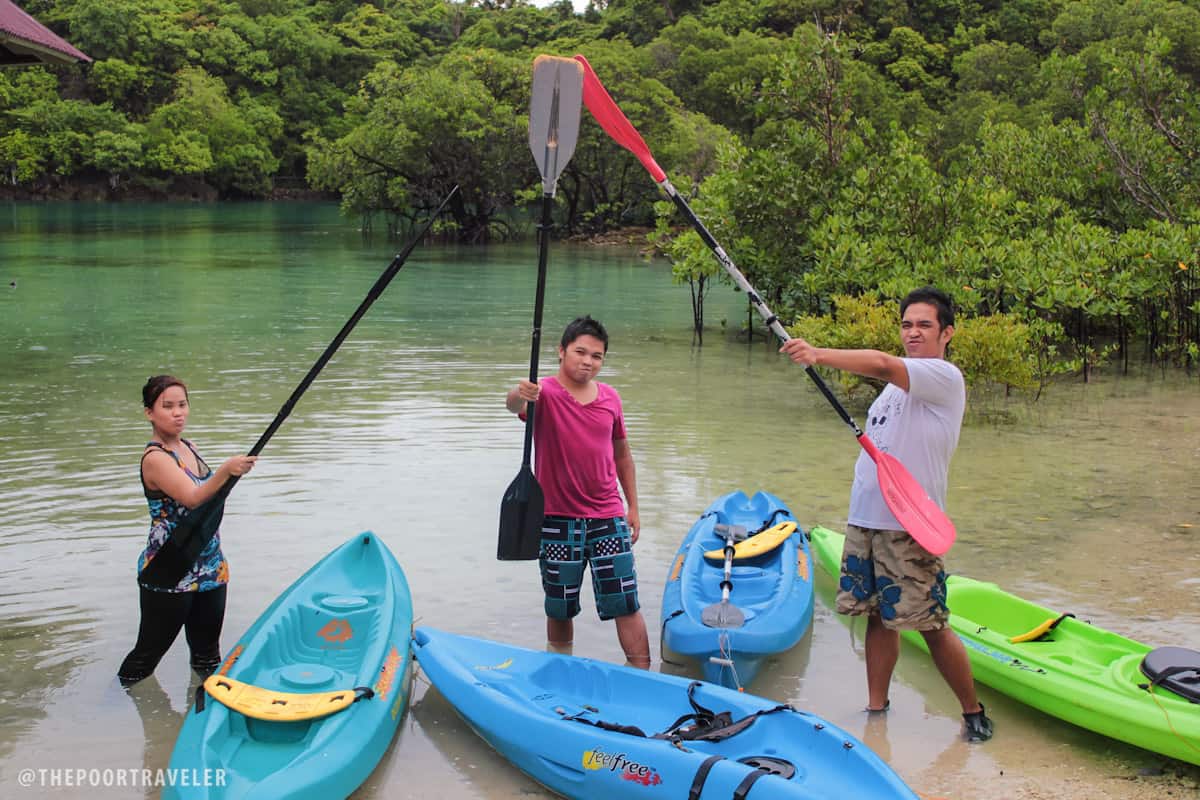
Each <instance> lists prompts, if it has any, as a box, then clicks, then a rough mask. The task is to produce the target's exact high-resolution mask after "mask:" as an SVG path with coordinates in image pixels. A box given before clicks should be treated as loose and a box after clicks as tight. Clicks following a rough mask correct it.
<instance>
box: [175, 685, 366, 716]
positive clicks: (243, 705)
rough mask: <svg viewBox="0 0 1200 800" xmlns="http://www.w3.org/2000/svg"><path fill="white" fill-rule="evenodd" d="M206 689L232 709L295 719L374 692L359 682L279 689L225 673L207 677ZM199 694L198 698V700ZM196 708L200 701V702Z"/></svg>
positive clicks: (339, 707) (323, 712) (334, 709)
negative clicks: (303, 689)
mask: <svg viewBox="0 0 1200 800" xmlns="http://www.w3.org/2000/svg"><path fill="white" fill-rule="evenodd" d="M204 690H205V691H206V692H208V694H210V695H212V697H213V699H215V700H217V701H218V702H220V703H221V704H222V705H224V706H226V707H228V708H230V709H232V710H233V711H236V712H238V713H239V714H243V715H245V716H247V717H253V718H254V719H262V720H267V721H268V722H296V721H299V720H306V719H319V718H321V717H326V716H329V715H330V714H333V713H335V712H337V711H341V710H342V709H344V708H346V707H348V706H349V705H350V704H352V703H355V702H357V701H359V700H363V699H370V698H372V697H374V696H375V692H374V690H373V689H371V688H370V687H367V686H357V687H355V688H353V689H338V690H335V691H332V692H311V693H305V694H300V693H295V692H279V691H275V690H274V689H264V688H263V687H261V686H255V685H253V684H250V683H244V682H242V681H239V680H236V679H234V678H230V677H228V676H226V675H211V676H209V677H208V678H207V679H206V680H205V681H204ZM199 699H200V698H199V696H198V697H197V700H199ZM197 706H198V707H197V711H199V710H201V709H200V708H199V703H197Z"/></svg>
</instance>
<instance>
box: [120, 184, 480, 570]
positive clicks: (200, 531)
mask: <svg viewBox="0 0 1200 800" xmlns="http://www.w3.org/2000/svg"><path fill="white" fill-rule="evenodd" d="M457 191H458V187H457V186H455V187H454V188H452V189H451V190H450V192H449V193H448V194H447V195H446V197H445V199H444V200H442V203H441V205H439V206H438V207H437V210H436V211H434V212H433V214H431V215H430V217H429V219H428V220H427V221H426V222H425V224H424V225H423V226H422V227H421V230H420V231H418V232H417V235H416V236H414V237H413V238H412V241H410V242H409V243H408V244H407V245H406V246H405V248H404V249H403V250H402V251H400V253H398V254H397V255H396V257H395V258H393V259H392V262H391V263H390V264H388V266H387V269H385V270H384V271H383V274H382V275H380V276H379V278H378V279H377V280H376V281H375V284H374V285H373V286H372V287H371V289H370V291H368V292H367V296H366V297H365V298H363V301H362V302H361V303H359V305H358V308H357V309H355V311H354V313H353V314H352V315H351V316H350V319H349V320H347V321H346V324H345V325H343V326H342V329H341V330H340V331H338V334H337V336H335V337H333V341H332V342H330V343H329V346H328V347H326V348H325V352H323V353H321V356H320V357H319V358H318V359H317V361H316V363H314V364H313V365H312V368H311V369H310V370H309V371H308V374H307V375H305V376H304V379H303V380H302V381H300V383H299V385H298V386H296V389H295V391H293V392H292V394H291V396H290V397H288V399H287V402H286V403H284V404H283V406H282V407H281V408H280V409H279V413H278V414H276V415H275V419H274V420H272V421H271V424H270V425H269V426H267V429H266V430H265V431H263V435H262V436H260V437H258V441H257V442H255V443H254V447H252V448H250V452H249V454H248V455H252V456H256V455H258V454H259V453H261V452H262V449H263V448H264V447H266V446H267V442H268V441H270V439H271V437H272V436H274V435H275V431H277V430H279V426H280V425H282V424H283V421H284V420H285V419H287V418H288V415H289V414H291V413H292V408H294V407H295V405H296V402H297V401H298V400H299V399H300V396H301V395H302V394H304V392H305V391H306V390H307V389H308V387H309V386H310V385H311V384H312V382H313V381H314V380H316V378H317V374H318V373H320V371H321V370H322V369H323V368H324V367H325V365H326V364H327V363H329V359H331V358H333V354H334V353H336V352H337V349H338V348H339V347H341V345H342V342H344V341H345V340H346V337H347V336H349V335H350V331H352V330H354V326H355V325H357V324H358V321H359V320H360V319H362V318H363V315H364V314H366V313H367V309H369V308H370V307H371V304H372V303H374V302H375V301H376V300H377V299H378V298H379V295H381V294H383V290H384V289H386V288H387V286H388V284H389V283H391V282H392V278H394V277H396V273H398V272H399V271H400V268H401V267H403V266H404V262H405V261H407V260H408V256H409V255H410V254H411V253H412V251H413V249H414V248H416V246H417V245H418V244H420V243H421V240H422V239H424V238H425V235H426V234H427V233H429V229H430V228H431V227H433V223H434V222H435V221H436V220H437V218H438V217H439V216H441V213H442V210H443V209H444V208H445V207H446V204H447V203H449V202H450V198H452V197H454V194H455V192H457ZM239 477H240V476H237V475H235V476H234V477H232V478H230V479H229V480H227V481H225V483H224V484H223V485H222V486H221V488H220V489H218V490H217V493H216V494H215V495H213V496H212V497H210V498H209V499H208V500H206V501H204V502H203V503H201V504H200V505H198V506H196V507H195V508H193V509H192V510H190V511H189V512H188V513H187V514H186V515H185V516H184V517H183V518H182V519H181V520H179V524H178V525H176V526H175V529H174V530H173V531H171V536H170V538H169V539H167V540H166V541H165V542H163V545H162V547H160V548H159V549H158V553H156V554H155V556H154V558H152V559H151V560H150V563H149V564H147V565H146V567H145V569H143V570H142V571H141V573H140V574H139V575H138V581H139V582H140V583H144V584H146V585H148V586H157V587H159V588H162V589H169V588H171V587H174V586H175V585H176V584H177V583H179V581H181V580H182V579H183V576H184V575H186V574H187V572H188V570H190V569H191V568H192V565H193V564H195V563H196V561H197V559H199V558H200V554H201V553H202V552H203V551H204V548H205V547H207V546H208V543H209V542H210V541H212V537H213V536H214V535H215V534H216V532H217V529H218V528H219V527H220V525H221V519H222V517H224V515H225V500H226V498H228V497H229V492H230V491H232V490H233V487H234V485H235V484H237V482H238V479H239Z"/></svg>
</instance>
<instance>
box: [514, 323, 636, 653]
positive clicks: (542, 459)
mask: <svg viewBox="0 0 1200 800" xmlns="http://www.w3.org/2000/svg"><path fill="white" fill-rule="evenodd" d="M607 353H608V332H607V331H605V330H604V326H603V325H601V324H600V323H599V322H597V321H596V320H594V319H592V318H591V317H590V316H584V317H579V318H578V319H575V320H574V321H572V322H571V324H570V325H568V326H567V328H566V330H565V331H563V335H562V340H561V342H560V344H559V347H558V374H557V375H555V376H553V377H547V378H542V379H541V380H540V381H539V382H538V383H533V382H532V381H528V380H523V381H521V382H520V383H519V384H517V386H516V388H514V389H512V390H511V391H509V393H508V397H507V398H506V401H505V405H506V406H507V407H508V410H509V411H511V412H512V413H514V414H516V415H518V416H520V417H522V418H524V416H525V409H526V408H527V404H528V403H535V402H536V403H537V413H536V414H534V417H533V441H534V472H535V474H536V475H537V480H538V484H539V485H540V486H541V487H542V494H543V495H544V497H545V502H546V505H545V509H546V517H545V521H544V522H543V523H542V542H541V548H540V558H539V559H538V563H539V566H540V568H541V573H542V587H543V589H544V590H545V592H546V639H547V640H548V641H549V643H550V645H551V647H555V648H565V647H568V646H570V644H571V642H572V640H573V639H574V635H575V626H574V623H573V619H574V617H575V616H576V615H577V614H578V613H579V590H580V587H581V586H582V585H583V570H584V567H585V565H586V566H587V567H588V568H589V569H590V570H591V573H592V589H593V592H594V594H595V597H596V611H597V612H598V613H599V614H600V619H602V620H608V619H614V620H616V623H617V639H618V640H619V641H620V643H621V648H622V649H623V650H624V651H625V658H626V659H627V660H628V661H629V663H630V664H631V665H633V666H635V667H641V668H643V669H649V668H650V641H649V638H648V637H647V635H646V621H645V620H644V619H643V618H642V612H641V606H640V605H639V603H638V596H637V572H636V571H635V569H634V563H633V544H634V542H636V541H637V539H638V532H639V530H640V528H641V523H640V520H639V518H638V498H637V476H636V471H635V469H634V464H633V454H632V453H631V452H630V450H629V440H628V438H627V436H626V433H625V417H624V415H623V414H622V411H621V397H620V395H618V394H617V391H616V390H615V389H613V388H612V387H611V386H609V385H608V384H606V383H600V382H599V381H597V380H596V379H595V378H596V375H597V374H599V372H600V367H601V366H603V364H604V356H605V355H606V354H607ZM618 483H619V484H620V489H621V490H623V491H624V492H625V501H622V499H621V491H619V490H618V488H617V484H618ZM626 502H627V503H628V511H626Z"/></svg>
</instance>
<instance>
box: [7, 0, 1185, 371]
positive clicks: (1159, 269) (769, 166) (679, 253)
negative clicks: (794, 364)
mask: <svg viewBox="0 0 1200 800" xmlns="http://www.w3.org/2000/svg"><path fill="white" fill-rule="evenodd" d="M31 3H32V5H31V6H30V10H31V11H32V12H33V13H35V14H38V15H39V16H41V17H42V19H43V20H44V21H47V22H49V23H50V24H51V25H52V26H54V27H55V29H56V30H57V31H58V32H61V33H63V34H65V35H66V36H67V38H68V39H69V40H71V41H73V42H74V43H75V44H77V45H78V46H80V47H81V48H82V49H83V50H85V51H87V52H88V53H90V55H92V56H93V57H94V58H95V59H96V61H95V63H94V64H92V65H91V66H90V67H57V68H54V69H53V70H48V69H43V68H34V69H23V70H5V71H0V179H2V180H4V181H6V182H8V183H9V184H17V185H18V186H20V185H25V184H34V183H38V182H45V181H47V179H49V178H54V179H55V180H71V179H73V178H84V179H86V178H89V177H98V176H103V177H106V178H107V179H108V180H109V183H110V185H112V186H113V187H116V186H118V185H119V184H120V183H121V182H123V181H136V182H139V183H141V184H142V185H148V184H154V185H159V186H166V185H169V184H170V181H171V180H172V179H173V178H175V177H179V176H191V177H192V178H193V180H197V179H198V180H203V181H206V182H208V183H209V184H211V185H212V186H214V187H216V188H217V189H218V191H219V192H220V193H221V194H222V195H223V196H243V195H249V196H261V195H263V194H266V193H268V192H269V191H270V190H271V185H272V180H273V179H274V178H276V177H288V178H293V179H294V178H296V177H298V176H301V175H304V176H307V179H308V181H309V185H310V186H313V187H316V188H320V189H326V190H330V191H335V192H338V193H340V195H341V198H342V202H343V206H344V207H345V208H346V210H347V211H348V212H350V213H355V214H360V215H362V216H363V218H364V219H365V220H367V221H369V220H370V219H371V217H372V216H373V215H377V214H383V215H385V217H386V218H387V220H388V223H389V225H391V226H393V227H395V226H398V225H400V224H401V222H402V220H404V219H406V218H411V217H412V216H413V215H414V214H415V213H418V212H419V210H420V209H421V208H423V207H428V206H429V205H431V204H432V203H433V202H436V201H437V200H439V199H440V198H441V197H442V196H443V195H444V193H445V192H446V191H447V190H448V188H449V186H450V185H451V184H452V183H458V184H460V185H461V186H462V189H463V194H462V197H461V198H460V200H459V201H457V202H456V203H455V205H454V208H453V209H452V213H453V215H454V218H455V225H456V227H457V230H458V232H459V234H460V235H461V236H462V237H463V238H464V240H467V241H483V240H486V239H489V238H493V237H496V236H507V235H510V234H511V233H513V231H512V230H511V229H510V228H509V227H508V225H507V223H506V220H507V219H510V218H511V216H510V215H509V213H508V212H509V211H510V210H511V209H512V208H513V207H514V206H521V205H524V204H526V203H528V202H529V201H531V200H533V199H536V198H537V197H538V195H539V189H538V178H537V172H536V169H535V166H534V164H533V162H532V159H531V158H530V155H529V153H528V148H527V146H526V133H525V130H524V128H525V119H526V115H527V109H528V104H529V98H528V91H529V79H530V64H531V62H532V60H533V58H534V57H535V56H536V55H537V54H540V53H549V54H555V55H570V54H573V53H576V52H583V53H584V54H585V55H587V56H588V58H589V60H590V61H591V62H592V64H593V66H594V67H595V68H596V70H597V73H598V74H599V75H600V77H601V79H602V80H603V82H604V83H605V85H606V86H607V88H608V89H609V91H610V93H611V94H612V95H613V97H614V99H616V100H617V102H618V103H619V104H620V106H621V107H622V109H623V110H624V111H625V113H626V114H627V116H628V117H629V119H630V120H631V121H632V122H633V124H634V125H635V126H636V128H637V129H638V130H639V132H640V133H641V134H642V136H643V137H644V138H645V140H646V142H647V145H648V146H649V147H650V149H651V150H652V152H653V153H654V156H655V158H656V160H657V161H658V162H659V163H660V165H661V166H662V167H663V168H664V169H665V170H666V171H667V173H668V174H669V175H670V176H671V179H672V180H673V181H674V182H675V184H676V186H678V187H679V189H680V190H681V191H683V192H684V193H686V195H687V196H688V198H689V201H690V202H691V203H692V205H693V207H694V208H695V210H696V212H697V213H698V214H699V215H700V216H701V217H702V218H703V219H704V220H705V222H706V223H707V224H708V226H709V227H710V229H711V230H712V232H713V233H714V234H715V235H716V236H717V238H718V240H719V241H721V242H722V243H723V245H724V246H725V247H726V248H727V249H728V251H729V253H730V255H731V256H733V257H734V259H735V260H736V261H737V263H738V265H739V266H740V267H741V268H742V269H743V271H744V272H745V273H746V274H747V276H748V277H749V278H750V280H751V281H752V283H754V285H755V286H756V287H757V288H758V290H759V291H760V292H761V293H762V295H763V297H764V299H766V300H767V301H768V304H769V305H770V306H771V307H772V308H773V309H774V310H775V311H776V312H777V313H780V314H787V315H795V314H810V315H818V316H819V315H821V314H823V313H826V312H829V311H830V310H831V309H836V310H838V317H837V318H838V325H843V324H844V323H845V320H846V319H847V318H850V319H855V318H857V317H856V316H855V315H851V314H850V309H852V308H854V307H853V306H852V304H851V300H852V298H855V297H864V298H870V297H883V298H896V297H899V296H902V295H903V294H904V293H905V292H907V291H908V290H909V289H911V288H912V287H913V286H914V285H917V284H923V283H934V284H937V285H939V286H942V287H944V288H946V289H947V290H948V291H949V292H951V293H952V294H953V295H954V297H955V299H956V300H957V301H958V303H959V304H960V306H961V308H962V311H963V316H964V323H963V326H962V329H961V330H960V338H959V339H958V340H957V342H958V344H957V350H958V352H959V354H960V356H961V358H962V359H963V361H964V363H967V361H968V360H970V358H974V356H971V353H970V348H971V347H976V346H977V347H978V352H979V353H980V354H981V355H979V357H978V359H977V360H978V361H979V362H980V363H982V362H990V363H991V364H992V365H993V366H992V367H991V368H990V369H991V372H990V373H989V375H990V377H986V376H985V377H981V378H979V380H995V381H999V382H1002V383H1006V384H1008V385H1013V386H1024V385H1028V384H1029V382H1030V381H1032V382H1034V383H1037V384H1039V385H1041V384H1042V383H1044V382H1045V380H1047V379H1049V378H1050V377H1052V376H1053V375H1055V374H1062V373H1068V372H1072V371H1082V372H1083V374H1084V375H1085V376H1086V375H1087V374H1088V372H1089V371H1090V370H1091V369H1092V368H1094V367H1097V366H1100V365H1105V364H1117V363H1119V364H1120V365H1121V366H1122V368H1124V367H1125V366H1126V365H1127V364H1128V362H1129V358H1130V353H1131V351H1140V352H1141V353H1144V354H1146V355H1145V357H1146V358H1149V359H1157V360H1161V361H1164V362H1165V361H1171V362H1174V363H1179V364H1184V365H1187V366H1189V367H1190V366H1191V365H1193V364H1194V363H1195V360H1196V355H1197V353H1198V352H1200V311H1198V309H1200V286H1198V285H1197V281H1196V279H1195V272H1196V270H1197V269H1198V268H1200V267H1198V265H1197V262H1200V233H1198V226H1200V211H1198V209H1200V88H1198V83H1200V5H1198V4H1197V3H1196V2H1195V0H1006V2H1002V3H1001V2H960V1H959V0H927V1H926V2H921V3H913V2H907V0H879V2H871V3H864V2H857V0H855V1H850V0H595V2H593V3H591V4H590V5H589V8H588V10H587V11H586V12H585V13H583V14H575V13H574V11H573V9H572V7H571V5H570V4H569V3H567V2H565V1H561V0H560V2H558V3H556V4H554V5H551V6H549V7H546V8H537V7H535V6H534V5H533V4H532V3H531V2H527V0H478V2H476V0H469V1H468V0H461V1H459V2H452V1H451V0H379V1H378V2H371V3H357V2H347V1H345V0H322V2H312V0H58V2H53V3H51V2H49V0H31ZM559 197H560V198H561V202H560V203H558V204H556V213H557V214H559V215H560V216H561V217H562V228H563V229H565V230H567V231H570V232H581V231H582V232H599V231H603V230H605V229H606V228H610V227H614V226H621V225H631V224H635V225H653V226H654V228H655V233H654V234H653V242H654V245H655V247H656V248H657V249H658V252H659V253H661V254H663V255H665V256H667V257H669V258H670V259H671V261H672V264H673V269H674V270H675V275H676V278H677V279H678V280H680V281H681V282H682V283H686V284H687V285H689V287H691V289H692V299H693V304H694V306H693V309H694V312H695V313H696V317H695V318H696V319H698V320H701V319H702V304H703V297H704V294H705V292H707V291H708V290H709V288H710V287H711V286H712V285H713V283H714V282H715V281H719V280H721V278H720V272H719V269H718V266H717V264H716V262H715V260H713V259H712V257H711V254H710V253H708V252H707V248H706V247H705V246H704V245H703V243H702V242H700V241H699V240H698V239H697V238H696V237H695V235H694V234H692V233H690V232H688V231H687V228H686V226H685V225H684V223H683V221H682V220H680V219H679V217H678V216H677V214H676V211H675V209H674V208H673V207H672V206H671V205H670V204H668V203H663V202H661V197H660V194H659V192H658V190H657V187H655V186H654V184H653V182H651V181H650V180H649V179H648V178H647V176H646V175H645V174H644V172H643V171H642V170H641V168H640V166H639V165H638V164H637V163H636V161H635V160H634V159H633V157H632V156H631V155H630V154H629V153H627V152H625V151H624V150H623V149H621V148H619V147H618V146H616V145H615V144H614V143H613V142H612V140H611V139H609V137H608V136H607V135H606V134H605V133H604V132H603V131H602V130H601V129H600V128H599V126H597V125H595V124H594V123H593V122H592V121H591V120H590V118H589V115H588V114H587V112H586V111H585V112H584V118H583V120H582V124H581V128H580V139H579V142H578V145H577V147H576V151H575V156H574V158H573V159H572V160H571V162H570V164H569V165H568V166H567V169H566V171H565V172H564V174H563V176H562V178H561V179H560V182H559ZM1181 265H1182V266H1181ZM835 298H837V299H836V300H835ZM856 313H857V312H856ZM859 316H862V319H863V320H864V322H863V323H862V324H863V325H867V321H870V320H871V319H873V318H869V316H868V315H866V312H865V311H864V312H862V314H861V315H859ZM831 324H832V323H831ZM845 324H849V323H845ZM872 324H874V323H872ZM1020 326H1024V327H1023V328H1022V327H1020ZM868 328H870V330H871V331H873V330H874V328H871V327H870V326H869V325H868ZM886 328H887V329H888V330H887V336H888V340H889V341H891V336H892V331H891V328H892V325H891V324H890V323H889V324H888V325H887V326H886ZM849 330H850V329H849V328H845V329H843V328H839V329H838V330H837V331H834V332H833V333H835V334H837V335H841V333H839V331H842V332H844V331H849ZM972 331H975V333H972ZM867 332H868V331H867V330H866V329H863V330H857V329H855V332H854V337H857V338H858V339H861V340H866V339H869V338H870V337H868V336H867V335H866V334H867ZM846 335H847V336H850V333H846ZM973 336H977V338H978V342H979V344H978V345H973V344H971V342H972V337H973ZM852 338H853V337H852ZM1009 345H1011V349H1006V348H1007V347H1009ZM1018 355H1019V357H1017V356H1018ZM972 363H973V362H972ZM1026 368H1028V370H1029V371H1028V372H1027V373H1026V372H1023V370H1025V369H1026ZM969 369H970V371H971V372H972V374H974V373H976V372H979V371H980V370H982V367H976V366H974V365H972V366H970V368H969ZM981 374H982V373H981Z"/></svg>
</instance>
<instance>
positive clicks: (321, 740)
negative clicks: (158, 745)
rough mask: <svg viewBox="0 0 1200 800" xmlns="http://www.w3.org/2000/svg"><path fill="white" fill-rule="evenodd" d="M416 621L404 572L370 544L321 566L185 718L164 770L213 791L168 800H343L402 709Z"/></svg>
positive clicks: (363, 540) (254, 632) (180, 791)
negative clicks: (178, 772) (193, 779)
mask: <svg viewBox="0 0 1200 800" xmlns="http://www.w3.org/2000/svg"><path fill="white" fill-rule="evenodd" d="M412 618H413V617H412V598H411V597H410V595H409V590H408V582H407V581H406V580H405V578H404V572H403V571H402V570H401V569H400V565H399V564H398V563H397V562H396V559H395V557H394V556H393V555H392V554H391V552H390V551H389V550H388V549H387V547H386V546H385V545H384V544H383V542H382V541H380V540H379V538H378V537H376V536H375V535H374V534H373V533H361V534H359V535H357V536H355V537H353V538H351V539H350V540H349V541H348V542H346V543H345V544H343V545H341V546H340V547H338V548H337V549H336V550H334V551H333V552H331V553H330V554H329V555H327V556H325V558H323V559H321V560H320V561H318V562H317V563H316V565H314V566H313V567H312V568H311V569H309V570H308V572H306V573H305V574H304V575H303V576H301V577H300V579H299V580H297V581H296V582H295V583H293V584H292V585H291V586H290V587H289V588H288V589H286V590H285V591H284V592H283V593H282V594H281V595H280V596H279V597H278V598H276V600H275V601H274V602H273V603H272V604H271V605H270V607H269V608H267V610H266V611H265V612H263V614H262V616H260V617H259V618H258V620H257V621H256V622H255V623H254V624H253V625H251V626H250V629H249V630H248V631H246V633H245V635H243V636H242V638H241V639H240V640H239V641H238V643H237V645H236V646H235V647H234V648H233V649H232V650H231V651H230V652H229V655H228V657H227V658H226V660H225V662H224V663H223V664H222V665H221V668H220V669H219V670H218V671H217V673H216V674H214V675H212V676H210V677H209V678H208V680H206V681H205V682H204V691H202V692H200V693H198V696H197V701H196V704H195V706H194V707H193V708H192V710H190V711H189V712H188V715H187V718H186V719H185V721H184V724H183V728H182V730H181V731H180V732H179V738H178V739H177V740H176V742H175V750H174V752H173V753H172V754H171V763H170V768H171V769H173V770H174V769H178V770H188V771H189V772H188V773H187V774H192V775H211V776H216V777H215V779H212V780H209V779H205V780H198V781H197V782H198V783H209V784H215V785H208V786H174V787H170V788H168V789H167V790H166V792H165V793H164V795H163V796H164V797H177V798H201V797H204V798H218V797H220V798H235V797H236V798H264V799H265V798H285V797H286V798H295V799H297V800H301V799H303V798H312V800H329V798H344V797H346V796H347V795H349V794H350V793H351V792H353V791H354V790H355V789H356V788H357V787H358V786H359V785H360V784H361V783H362V782H363V781H364V780H366V778H367V776H368V775H370V774H371V770H373V769H374V768H375V765H376V763H378V761H379V759H380V758H381V757H382V756H383V753H384V751H385V750H387V747H388V744H389V742H391V740H392V737H393V735H394V734H395V733H396V728H397V726H398V724H399V722H400V716H401V714H402V713H403V711H404V707H405V705H406V704H407V703H408V692H409V685H410V683H411V680H410V679H411V672H412V671H411V669H410V667H409V665H410V663H411V660H412V659H411V639H410V631H411V628H412ZM206 771H207V772H206Z"/></svg>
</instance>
